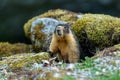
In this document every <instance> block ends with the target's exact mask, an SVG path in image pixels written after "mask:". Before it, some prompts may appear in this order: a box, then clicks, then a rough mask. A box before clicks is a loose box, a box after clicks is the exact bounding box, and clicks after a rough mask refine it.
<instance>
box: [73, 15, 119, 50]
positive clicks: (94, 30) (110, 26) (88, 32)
mask: <svg viewBox="0 0 120 80" xmlns="http://www.w3.org/2000/svg"><path fill="white" fill-rule="evenodd" d="M119 22H120V18H117V17H112V16H109V15H104V14H84V15H83V16H82V17H81V18H80V19H78V20H77V21H76V23H75V24H74V26H73V30H74V32H75V33H76V35H77V37H78V38H79V41H80V44H81V45H82V46H88V45H91V46H92V47H93V48H94V49H95V48H99V49H100V50H101V49H104V48H105V47H108V46H112V45H114V44H118V43H120V23H119ZM87 41H89V42H90V44H88V43H86V42H87Z"/></svg>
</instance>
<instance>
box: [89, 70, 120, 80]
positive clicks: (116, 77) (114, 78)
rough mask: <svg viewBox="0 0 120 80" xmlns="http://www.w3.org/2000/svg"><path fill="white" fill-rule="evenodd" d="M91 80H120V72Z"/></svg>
mask: <svg viewBox="0 0 120 80" xmlns="http://www.w3.org/2000/svg"><path fill="white" fill-rule="evenodd" d="M90 80H120V71H115V72H113V73H109V74H107V73H106V75H100V76H96V77H94V78H92V79H90Z"/></svg>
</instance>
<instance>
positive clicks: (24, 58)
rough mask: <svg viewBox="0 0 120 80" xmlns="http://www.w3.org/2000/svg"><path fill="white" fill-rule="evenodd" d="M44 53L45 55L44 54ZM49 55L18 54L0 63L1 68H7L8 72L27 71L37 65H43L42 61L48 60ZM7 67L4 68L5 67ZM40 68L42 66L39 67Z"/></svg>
mask: <svg viewBox="0 0 120 80" xmlns="http://www.w3.org/2000/svg"><path fill="white" fill-rule="evenodd" d="M43 53H44V54H43ZM48 59H49V54H48V53H46V52H42V53H37V54H34V53H27V54H26V53H25V54H16V55H13V56H9V57H7V58H6V59H5V60H2V61H0V67H2V68H3V69H4V68H7V69H8V70H25V69H27V68H30V67H32V65H33V64H34V65H35V63H36V64H37V63H41V61H42V60H48ZM5 64H6V65H7V67H4V65H5ZM39 67H40V66H39Z"/></svg>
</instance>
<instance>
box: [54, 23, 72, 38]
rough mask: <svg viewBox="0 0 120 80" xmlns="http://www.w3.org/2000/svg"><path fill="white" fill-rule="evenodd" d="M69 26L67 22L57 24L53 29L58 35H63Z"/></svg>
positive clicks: (66, 32) (68, 29) (68, 30)
mask: <svg viewBox="0 0 120 80" xmlns="http://www.w3.org/2000/svg"><path fill="white" fill-rule="evenodd" d="M69 32H70V27H69V25H67V24H58V25H57V26H56V28H55V30H54V33H55V34H56V35H57V36H58V37H64V36H65V35H67V34H69Z"/></svg>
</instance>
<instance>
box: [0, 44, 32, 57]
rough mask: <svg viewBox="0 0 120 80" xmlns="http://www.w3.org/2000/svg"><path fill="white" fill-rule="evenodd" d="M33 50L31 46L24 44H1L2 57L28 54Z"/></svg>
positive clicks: (0, 53)
mask: <svg viewBox="0 0 120 80" xmlns="http://www.w3.org/2000/svg"><path fill="white" fill-rule="evenodd" d="M31 49H32V46H31V45H27V44H24V43H15V44H10V43H8V42H0V56H1V57H3V56H10V55H13V54H18V53H28V52H30V50H31Z"/></svg>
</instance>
